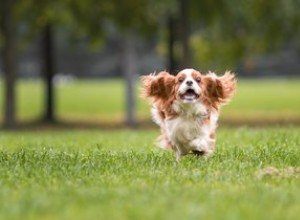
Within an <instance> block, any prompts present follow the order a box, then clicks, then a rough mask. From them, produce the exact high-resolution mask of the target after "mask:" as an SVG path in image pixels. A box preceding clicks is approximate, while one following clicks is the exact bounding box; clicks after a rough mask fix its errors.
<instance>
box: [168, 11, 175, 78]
mask: <svg viewBox="0 0 300 220" xmlns="http://www.w3.org/2000/svg"><path fill="white" fill-rule="evenodd" d="M174 43H175V21H174V17H173V16H172V15H169V19H168V71H169V72H170V73H171V74H175V71H176V67H175V66H176V61H175V54H174Z"/></svg>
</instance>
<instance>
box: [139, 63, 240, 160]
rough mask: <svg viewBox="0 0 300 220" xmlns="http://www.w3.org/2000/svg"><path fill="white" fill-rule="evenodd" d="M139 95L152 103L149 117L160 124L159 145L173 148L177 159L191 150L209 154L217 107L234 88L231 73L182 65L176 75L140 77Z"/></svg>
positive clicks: (225, 102)
mask: <svg viewBox="0 0 300 220" xmlns="http://www.w3.org/2000/svg"><path fill="white" fill-rule="evenodd" d="M141 81H142V97H144V98H146V99H149V100H150V101H151V104H152V111H151V112H152V117H153V120H154V122H155V123H156V124H158V125H159V126H160V128H161V136H160V137H159V146H160V147H162V148H164V149H170V150H173V151H175V152H176V157H177V159H180V157H182V156H184V155H186V154H189V153H193V154H195V155H203V156H205V157H208V156H210V155H211V154H212V153H213V151H214V148H215V137H216V135H215V133H216V128H217V120H218V117H219V114H220V107H221V106H222V105H224V104H227V103H228V102H229V101H230V100H231V98H232V96H233V94H234V92H235V89H236V80H235V76H234V74H232V73H231V72H229V71H226V72H225V74H224V75H223V76H217V75H216V74H215V73H212V72H209V73H208V74H206V75H203V74H201V73H200V72H198V71H196V70H194V69H184V70H182V71H180V72H179V73H178V74H177V76H173V75H170V74H169V73H168V72H160V73H159V74H157V75H156V74H150V75H147V76H142V77H141Z"/></svg>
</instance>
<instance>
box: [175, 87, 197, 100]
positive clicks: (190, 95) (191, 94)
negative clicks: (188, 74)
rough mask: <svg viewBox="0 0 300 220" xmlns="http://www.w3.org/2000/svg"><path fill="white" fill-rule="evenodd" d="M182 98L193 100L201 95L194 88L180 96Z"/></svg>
mask: <svg viewBox="0 0 300 220" xmlns="http://www.w3.org/2000/svg"><path fill="white" fill-rule="evenodd" d="M180 98H181V99H183V100H187V101H193V100H195V99H198V98H199V95H198V94H197V93H196V92H195V91H194V90H193V89H188V90H186V92H185V93H183V94H182V95H181V96H180Z"/></svg>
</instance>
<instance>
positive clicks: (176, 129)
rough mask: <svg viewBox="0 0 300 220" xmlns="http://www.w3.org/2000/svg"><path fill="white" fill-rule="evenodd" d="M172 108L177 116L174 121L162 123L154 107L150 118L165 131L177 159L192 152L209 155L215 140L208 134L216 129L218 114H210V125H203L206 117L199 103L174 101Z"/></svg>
mask: <svg viewBox="0 0 300 220" xmlns="http://www.w3.org/2000/svg"><path fill="white" fill-rule="evenodd" d="M172 108H173V110H174V111H175V112H177V113H178V114H179V115H178V117H176V118H174V119H165V120H164V121H162V120H161V118H160V116H159V114H158V111H157V109H156V108H155V107H154V108H152V116H153V119H154V121H155V122H156V123H157V124H158V125H159V126H161V127H163V128H164V129H165V130H166V134H167V138H168V139H169V141H170V143H172V145H173V146H175V149H174V150H175V151H176V156H177V159H179V158H180V157H181V156H184V155H186V154H188V153H189V152H190V151H192V150H196V151H202V152H204V153H205V155H206V156H209V155H211V154H212V152H213V150H214V143H215V140H214V139H211V138H210V134H211V132H212V131H214V130H215V128H216V127H217V120H218V113H217V112H211V113H210V123H208V124H204V123H203V121H204V120H205V119H206V117H208V115H207V111H206V108H205V106H204V105H202V104H201V103H200V102H197V103H183V102H181V101H178V100H175V101H174V103H173V105H172ZM161 147H162V146H161Z"/></svg>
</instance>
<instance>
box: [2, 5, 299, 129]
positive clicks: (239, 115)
mask: <svg viewBox="0 0 300 220" xmlns="http://www.w3.org/2000/svg"><path fill="white" fill-rule="evenodd" d="M0 9H1V13H0V16H1V18H0V19H1V20H0V21H1V29H0V50H1V60H0V74H1V80H0V86H1V90H0V122H1V125H2V127H3V128H19V127H30V126H36V125H38V126H40V125H44V126H68V127H76V126H79V127H81V126H89V127H123V126H127V127H136V126H147V125H148V124H151V123H150V113H149V106H148V104H147V103H146V102H145V101H143V100H140V98H139V94H138V93H139V81H138V78H139V76H140V75H142V74H149V73H151V72H155V71H156V72H159V71H161V70H167V71H169V72H170V73H172V74H176V73H177V72H178V71H180V70H181V69H184V68H187V67H192V68H195V69H197V70H200V71H201V72H204V73H205V72H206V71H208V70H211V71H215V72H217V73H218V74H222V73H224V72H225V70H232V71H234V72H236V74H237V77H238V80H239V82H238V92H237V94H236V96H235V98H234V100H233V102H232V103H231V104H230V105H228V106H226V107H224V110H223V114H222V118H221V121H222V123H224V124H228V125H268V124H271V125H273V124H300V78H299V77H300V40H299V39H300V1H299V0H273V1H267V0H244V1H239V0H202V1H198V0H127V1H123V0H101V1H96V0H51V1H50V0H43V1H41V0H1V8H0Z"/></svg>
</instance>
